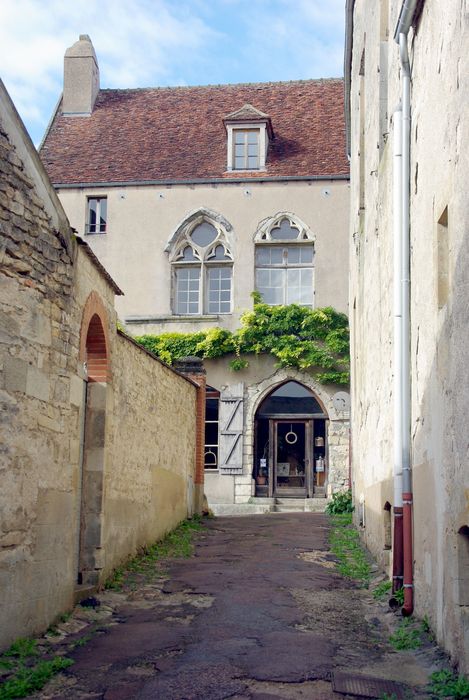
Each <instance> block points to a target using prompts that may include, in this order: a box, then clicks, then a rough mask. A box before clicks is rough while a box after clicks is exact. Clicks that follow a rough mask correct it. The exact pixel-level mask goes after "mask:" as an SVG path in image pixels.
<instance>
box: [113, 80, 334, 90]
mask: <svg viewBox="0 0 469 700" xmlns="http://www.w3.org/2000/svg"><path fill="white" fill-rule="evenodd" d="M343 81H344V78H343V77H338V78H302V79H298V80H271V81H267V82H255V83H207V84H206V85H156V86H154V87H150V86H147V87H135V88H100V92H147V91H150V90H162V91H163V90H193V89H194V88H229V87H244V86H246V87H253V86H255V85H259V86H261V87H264V86H265V87H271V86H272V85H301V84H306V83H333V82H343Z"/></svg>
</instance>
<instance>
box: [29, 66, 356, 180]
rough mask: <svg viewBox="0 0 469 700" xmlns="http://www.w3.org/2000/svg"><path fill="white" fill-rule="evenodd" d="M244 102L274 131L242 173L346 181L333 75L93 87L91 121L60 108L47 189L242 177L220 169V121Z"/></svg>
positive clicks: (338, 90) (47, 146)
mask: <svg viewBox="0 0 469 700" xmlns="http://www.w3.org/2000/svg"><path fill="white" fill-rule="evenodd" d="M246 103H249V104H251V105H253V106H254V107H255V108H256V109H258V110H260V111H261V112H264V113H265V114H268V115H269V117H270V118H271V120H272V127H273V130H274V133H275V138H274V139H273V141H271V143H270V144H269V150H268V153H267V164H266V171H263V172H261V173H258V172H257V173H256V172H252V174H251V173H248V174H247V175H248V177H256V176H262V177H263V178H264V177H267V178H269V177H297V176H316V177H328V176H331V175H332V176H334V175H348V173H349V166H348V161H347V158H346V155H345V124H344V107H343V81H342V80H341V79H329V80H304V81H294V82H285V83H251V84H240V85H216V86H211V85H209V86H205V87H175V88H148V89H146V88H145V89H134V90H101V91H100V93H99V95H98V98H97V101H96V105H95V108H94V110H93V113H92V115H91V116H89V117H64V116H62V114H61V113H60V110H59V112H58V113H57V116H56V117H55V119H54V121H53V123H52V126H51V128H50V130H49V133H48V134H47V137H46V139H45V142H44V144H43V147H42V149H41V158H42V160H43V162H44V164H45V167H46V169H47V171H48V173H49V176H50V178H51V180H52V182H53V183H54V184H73V183H104V182H106V183H108V182H109V183H112V182H134V181H135V182H142V181H152V180H157V181H172V180H181V181H184V180H195V179H215V178H226V177H239V178H240V179H244V178H245V177H246V173H236V172H231V173H227V172H226V131H225V127H224V123H223V119H224V118H225V117H226V115H227V114H230V113H232V112H233V111H236V110H239V109H241V108H242V107H243V106H244V105H245V104H246Z"/></svg>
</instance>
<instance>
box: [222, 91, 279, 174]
mask: <svg viewBox="0 0 469 700" xmlns="http://www.w3.org/2000/svg"><path fill="white" fill-rule="evenodd" d="M223 122H224V124H225V128H226V133H227V136H228V158H227V170H228V171H230V170H264V169H265V167H266V158H267V150H268V147H269V140H270V139H272V138H273V135H274V132H273V130H272V123H271V120H270V117H269V116H268V115H267V114H264V112H261V111H260V110H258V109H256V108H255V107H253V106H252V105H250V104H245V105H244V106H243V107H241V109H238V110H236V112H232V113H231V114H228V115H227V116H226V117H225V118H224V120H223Z"/></svg>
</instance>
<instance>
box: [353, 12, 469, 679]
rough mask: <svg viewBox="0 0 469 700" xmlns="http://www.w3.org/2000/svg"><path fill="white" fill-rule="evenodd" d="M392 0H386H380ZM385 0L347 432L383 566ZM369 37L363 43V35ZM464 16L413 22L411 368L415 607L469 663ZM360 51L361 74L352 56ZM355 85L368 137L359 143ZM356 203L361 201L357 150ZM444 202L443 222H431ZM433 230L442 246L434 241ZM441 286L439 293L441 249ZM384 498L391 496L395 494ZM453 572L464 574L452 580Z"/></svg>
mask: <svg viewBox="0 0 469 700" xmlns="http://www.w3.org/2000/svg"><path fill="white" fill-rule="evenodd" d="M381 8H385V9H386V3H384V2H383V3H381ZM399 9H400V3H398V2H395V1H391V2H390V3H389V27H390V34H391V36H390V39H389V43H388V42H384V45H382V47H381V50H383V46H384V48H385V51H386V54H387V57H388V68H387V72H388V73H387V74H388V89H387V98H388V105H389V108H390V109H392V108H393V106H394V105H396V104H397V103H398V99H399V83H398V76H399V64H398V61H399V59H398V48H397V45H396V44H395V43H394V42H393V41H392V34H393V32H394V27H395V24H396V21H397V16H398V13H399ZM379 10H380V7H379V5H378V4H377V3H371V2H366V1H365V0H362V1H360V0H358V1H357V2H356V3H355V14H354V44H353V47H354V48H353V66H352V91H351V99H352V163H351V165H352V182H351V193H352V195H351V201H352V220H351V234H352V247H351V283H350V304H351V313H350V315H351V324H352V396H353V400H352V439H353V467H354V488H355V496H356V498H357V499H360V498H362V499H364V502H365V532H364V536H365V540H366V542H367V543H368V544H369V546H370V547H371V549H372V550H373V552H374V553H375V554H376V555H377V556H379V557H380V559H381V561H382V562H383V564H385V563H386V556H385V554H384V553H383V535H382V518H381V517H379V514H380V513H382V509H383V506H384V501H385V499H386V500H389V499H390V497H391V496H392V464H393V460H392V439H393V431H392V373H393V366H392V343H393V329H392V313H393V309H392V286H391V285H392V225H393V222H392V209H391V207H392V189H391V188H392V158H391V155H392V154H391V150H392V134H393V126H392V122H390V121H389V120H388V127H389V132H390V136H389V139H388V143H387V145H386V146H385V147H384V149H381V151H380V150H379V149H377V148H376V144H377V143H378V141H379V138H377V137H379V118H380V113H379V79H378V80H377V78H376V76H377V69H378V68H379V67H380V66H382V65H383V64H382V62H381V60H380V51H379V47H380V17H379ZM365 35H366V46H365ZM467 42H468V17H467V12H465V10H464V8H463V4H461V3H459V2H457V1H456V0H452V1H451V2H449V3H444V4H442V3H437V2H432V1H431V0H429V1H428V2H426V3H425V5H424V7H423V11H422V15H421V18H420V22H419V25H418V28H417V31H416V32H415V33H414V32H413V30H411V31H410V35H409V46H410V47H411V65H412V127H411V248H412V253H411V372H412V375H411V376H412V464H413V486H414V504H415V507H414V561H415V565H414V572H415V604H416V613H417V614H418V615H420V616H422V615H427V616H428V618H429V620H430V622H431V624H432V627H433V628H434V630H435V631H436V633H437V636H438V639H439V640H440V641H441V642H442V643H443V644H444V645H445V646H446V648H447V649H448V650H449V652H450V653H451V654H452V656H453V658H454V660H456V661H459V662H460V663H461V668H462V669H463V670H465V671H466V672H467V670H468V669H469V627H468V621H467V613H466V610H467V609H466V608H465V606H464V605H461V604H460V603H459V601H460V589H461V585H463V586H464V585H467V578H468V576H469V571H468V570H461V568H460V567H458V551H459V550H460V549H461V547H467V543H465V542H464V541H463V537H462V535H459V534H458V530H459V529H460V528H461V527H462V526H467V525H468V523H469V507H468V496H467V494H468V493H469V490H468V489H469V473H468V471H467V435H468V433H467V419H466V414H467V411H468V408H469V398H468V397H469V393H468V382H467V380H466V377H467V365H468V362H469V350H468V344H467V327H468V321H469V318H468V309H469V303H468V302H469V299H468V294H467V283H466V277H467V272H466V271H467V266H468V263H469V241H468V230H469V226H468V224H469V206H468V199H467V192H466V188H465V184H464V183H465V182H466V181H467V178H468V174H469V167H468V165H469V164H468V155H467V149H464V147H463V145H462V144H463V143H464V141H465V140H467V137H468V134H469V123H468V121H469V114H468V111H469V110H468V108H467V90H468V75H469V70H468V69H469V61H468V52H467ZM363 49H365V64H364V65H365V75H364V78H361V77H360V75H359V64H360V59H361V57H362V52H363ZM360 92H361V100H362V105H363V106H364V115H365V118H364V120H363V121H362V124H363V123H364V127H365V134H366V139H365V143H364V144H363V141H362V143H360V121H361V117H360ZM363 158H364V166H362V169H361V172H362V173H363V177H362V187H363V189H364V208H363V209H362V210H360V159H363ZM445 207H447V208H448V227H447V231H446V232H442V231H441V229H439V227H438V221H439V220H440V217H441V215H442V213H443V211H444V209H445ZM439 240H440V253H439V252H438V251H439ZM441 250H443V252H445V251H446V256H447V260H448V271H449V293H448V296H447V300H446V302H445V303H443V304H441V303H439V301H438V284H439V281H440V283H441V275H442V272H441V270H442V253H441ZM390 502H391V503H392V500H391V501H390ZM460 580H461V581H462V582H463V583H462V584H460Z"/></svg>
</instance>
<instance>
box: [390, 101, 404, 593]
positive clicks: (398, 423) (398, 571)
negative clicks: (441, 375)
mask: <svg viewBox="0 0 469 700" xmlns="http://www.w3.org/2000/svg"><path fill="white" fill-rule="evenodd" d="M393 127H394V138H393V242H394V250H393V257H394V282H393V288H394V289H393V291H394V386H393V393H394V530H393V548H392V592H393V593H395V592H396V591H397V590H399V589H400V588H402V584H403V568H402V567H403V551H402V548H403V527H402V427H403V425H402V388H403V383H402V284H401V278H402V108H401V107H400V106H399V107H398V109H396V110H395V111H394V113H393Z"/></svg>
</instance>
